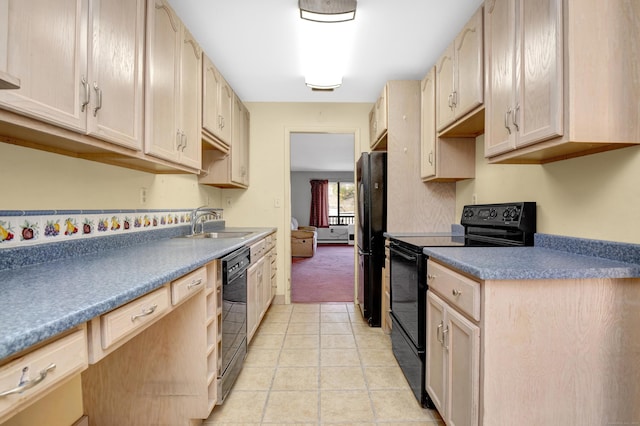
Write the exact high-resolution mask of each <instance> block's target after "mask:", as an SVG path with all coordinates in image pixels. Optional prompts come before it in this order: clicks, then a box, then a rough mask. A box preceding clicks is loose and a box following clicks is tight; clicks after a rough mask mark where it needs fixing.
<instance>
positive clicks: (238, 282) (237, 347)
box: [218, 247, 251, 402]
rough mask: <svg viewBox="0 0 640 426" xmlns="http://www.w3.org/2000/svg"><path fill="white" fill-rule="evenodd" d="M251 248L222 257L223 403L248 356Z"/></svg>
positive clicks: (220, 400)
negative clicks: (248, 277) (248, 286)
mask: <svg viewBox="0 0 640 426" xmlns="http://www.w3.org/2000/svg"><path fill="white" fill-rule="evenodd" d="M250 253H251V251H250V250H249V248H248V247H243V248H240V249H237V250H235V251H233V252H231V253H230V254H228V255H227V256H225V257H223V258H222V368H221V371H220V373H221V375H220V378H219V381H218V383H219V392H218V399H219V402H223V401H224V399H225V398H226V396H227V394H228V393H229V391H230V390H231V387H232V386H233V384H234V383H235V381H236V378H237V377H238V374H240V370H241V369H242V364H243V361H244V358H245V356H246V355H247V268H248V267H249V264H250V263H251V256H250Z"/></svg>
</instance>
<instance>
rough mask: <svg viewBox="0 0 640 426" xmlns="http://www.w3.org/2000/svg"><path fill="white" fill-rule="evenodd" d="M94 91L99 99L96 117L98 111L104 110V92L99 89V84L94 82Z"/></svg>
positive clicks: (94, 113) (94, 112) (95, 111)
mask: <svg viewBox="0 0 640 426" xmlns="http://www.w3.org/2000/svg"><path fill="white" fill-rule="evenodd" d="M93 90H95V91H96V96H97V98H98V101H97V105H96V107H95V108H94V109H93V116H94V117H96V116H97V115H98V111H99V110H100V109H102V90H101V89H100V87H98V83H96V82H95V81H94V82H93Z"/></svg>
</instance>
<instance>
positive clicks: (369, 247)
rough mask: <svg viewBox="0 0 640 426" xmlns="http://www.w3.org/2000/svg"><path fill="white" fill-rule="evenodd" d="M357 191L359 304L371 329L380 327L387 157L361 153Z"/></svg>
mask: <svg viewBox="0 0 640 426" xmlns="http://www.w3.org/2000/svg"><path fill="white" fill-rule="evenodd" d="M356 178H357V184H358V186H357V188H358V189H357V191H358V239H357V243H358V266H359V273H358V292H357V294H358V302H359V305H360V310H361V311H362V316H363V317H364V318H365V319H366V320H367V322H368V323H369V325H370V326H371V327H380V320H381V304H382V268H383V267H384V236H383V233H384V232H385V231H386V226H387V153H386V152H371V153H367V152H365V153H363V154H362V156H361V157H360V159H359V160H358V163H357V166H356Z"/></svg>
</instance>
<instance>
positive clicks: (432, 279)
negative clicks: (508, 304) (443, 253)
mask: <svg viewBox="0 0 640 426" xmlns="http://www.w3.org/2000/svg"><path fill="white" fill-rule="evenodd" d="M427 284H428V285H429V289H430V290H433V291H435V292H436V293H438V294H439V295H440V296H442V298H443V299H445V300H446V301H447V302H448V303H449V304H450V305H452V306H455V307H457V308H458V309H459V310H461V311H462V312H463V313H465V314H467V315H469V316H470V317H471V318H473V319H475V320H476V321H480V284H479V283H478V282H476V281H473V280H471V279H469V278H467V277H465V276H463V275H460V274H459V273H457V272H455V271H452V270H451V269H448V268H446V267H445V266H442V265H440V264H439V263H435V262H433V261H431V260H429V261H428V262H427Z"/></svg>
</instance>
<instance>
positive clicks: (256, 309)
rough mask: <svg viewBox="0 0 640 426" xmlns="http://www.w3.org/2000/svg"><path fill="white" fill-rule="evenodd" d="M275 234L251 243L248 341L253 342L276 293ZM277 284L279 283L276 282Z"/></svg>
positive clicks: (248, 272) (248, 278) (248, 281)
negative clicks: (273, 270) (273, 273)
mask: <svg viewBox="0 0 640 426" xmlns="http://www.w3.org/2000/svg"><path fill="white" fill-rule="evenodd" d="M275 244H276V236H275V234H271V235H268V236H267V237H265V238H264V239H262V240H260V241H258V242H256V243H254V244H253V245H251V247H250V248H251V266H249V269H247V343H249V342H251V339H252V338H253V335H254V334H255V332H256V331H257V330H258V327H259V326H260V322H261V321H262V318H263V317H264V315H265V314H266V312H267V310H268V309H269V306H271V302H272V300H273V295H274V294H275V293H274V276H273V275H272V273H271V270H272V265H273V264H274V263H275V259H274V256H277V252H276V248H275ZM275 284H276V285H277V283H275Z"/></svg>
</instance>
